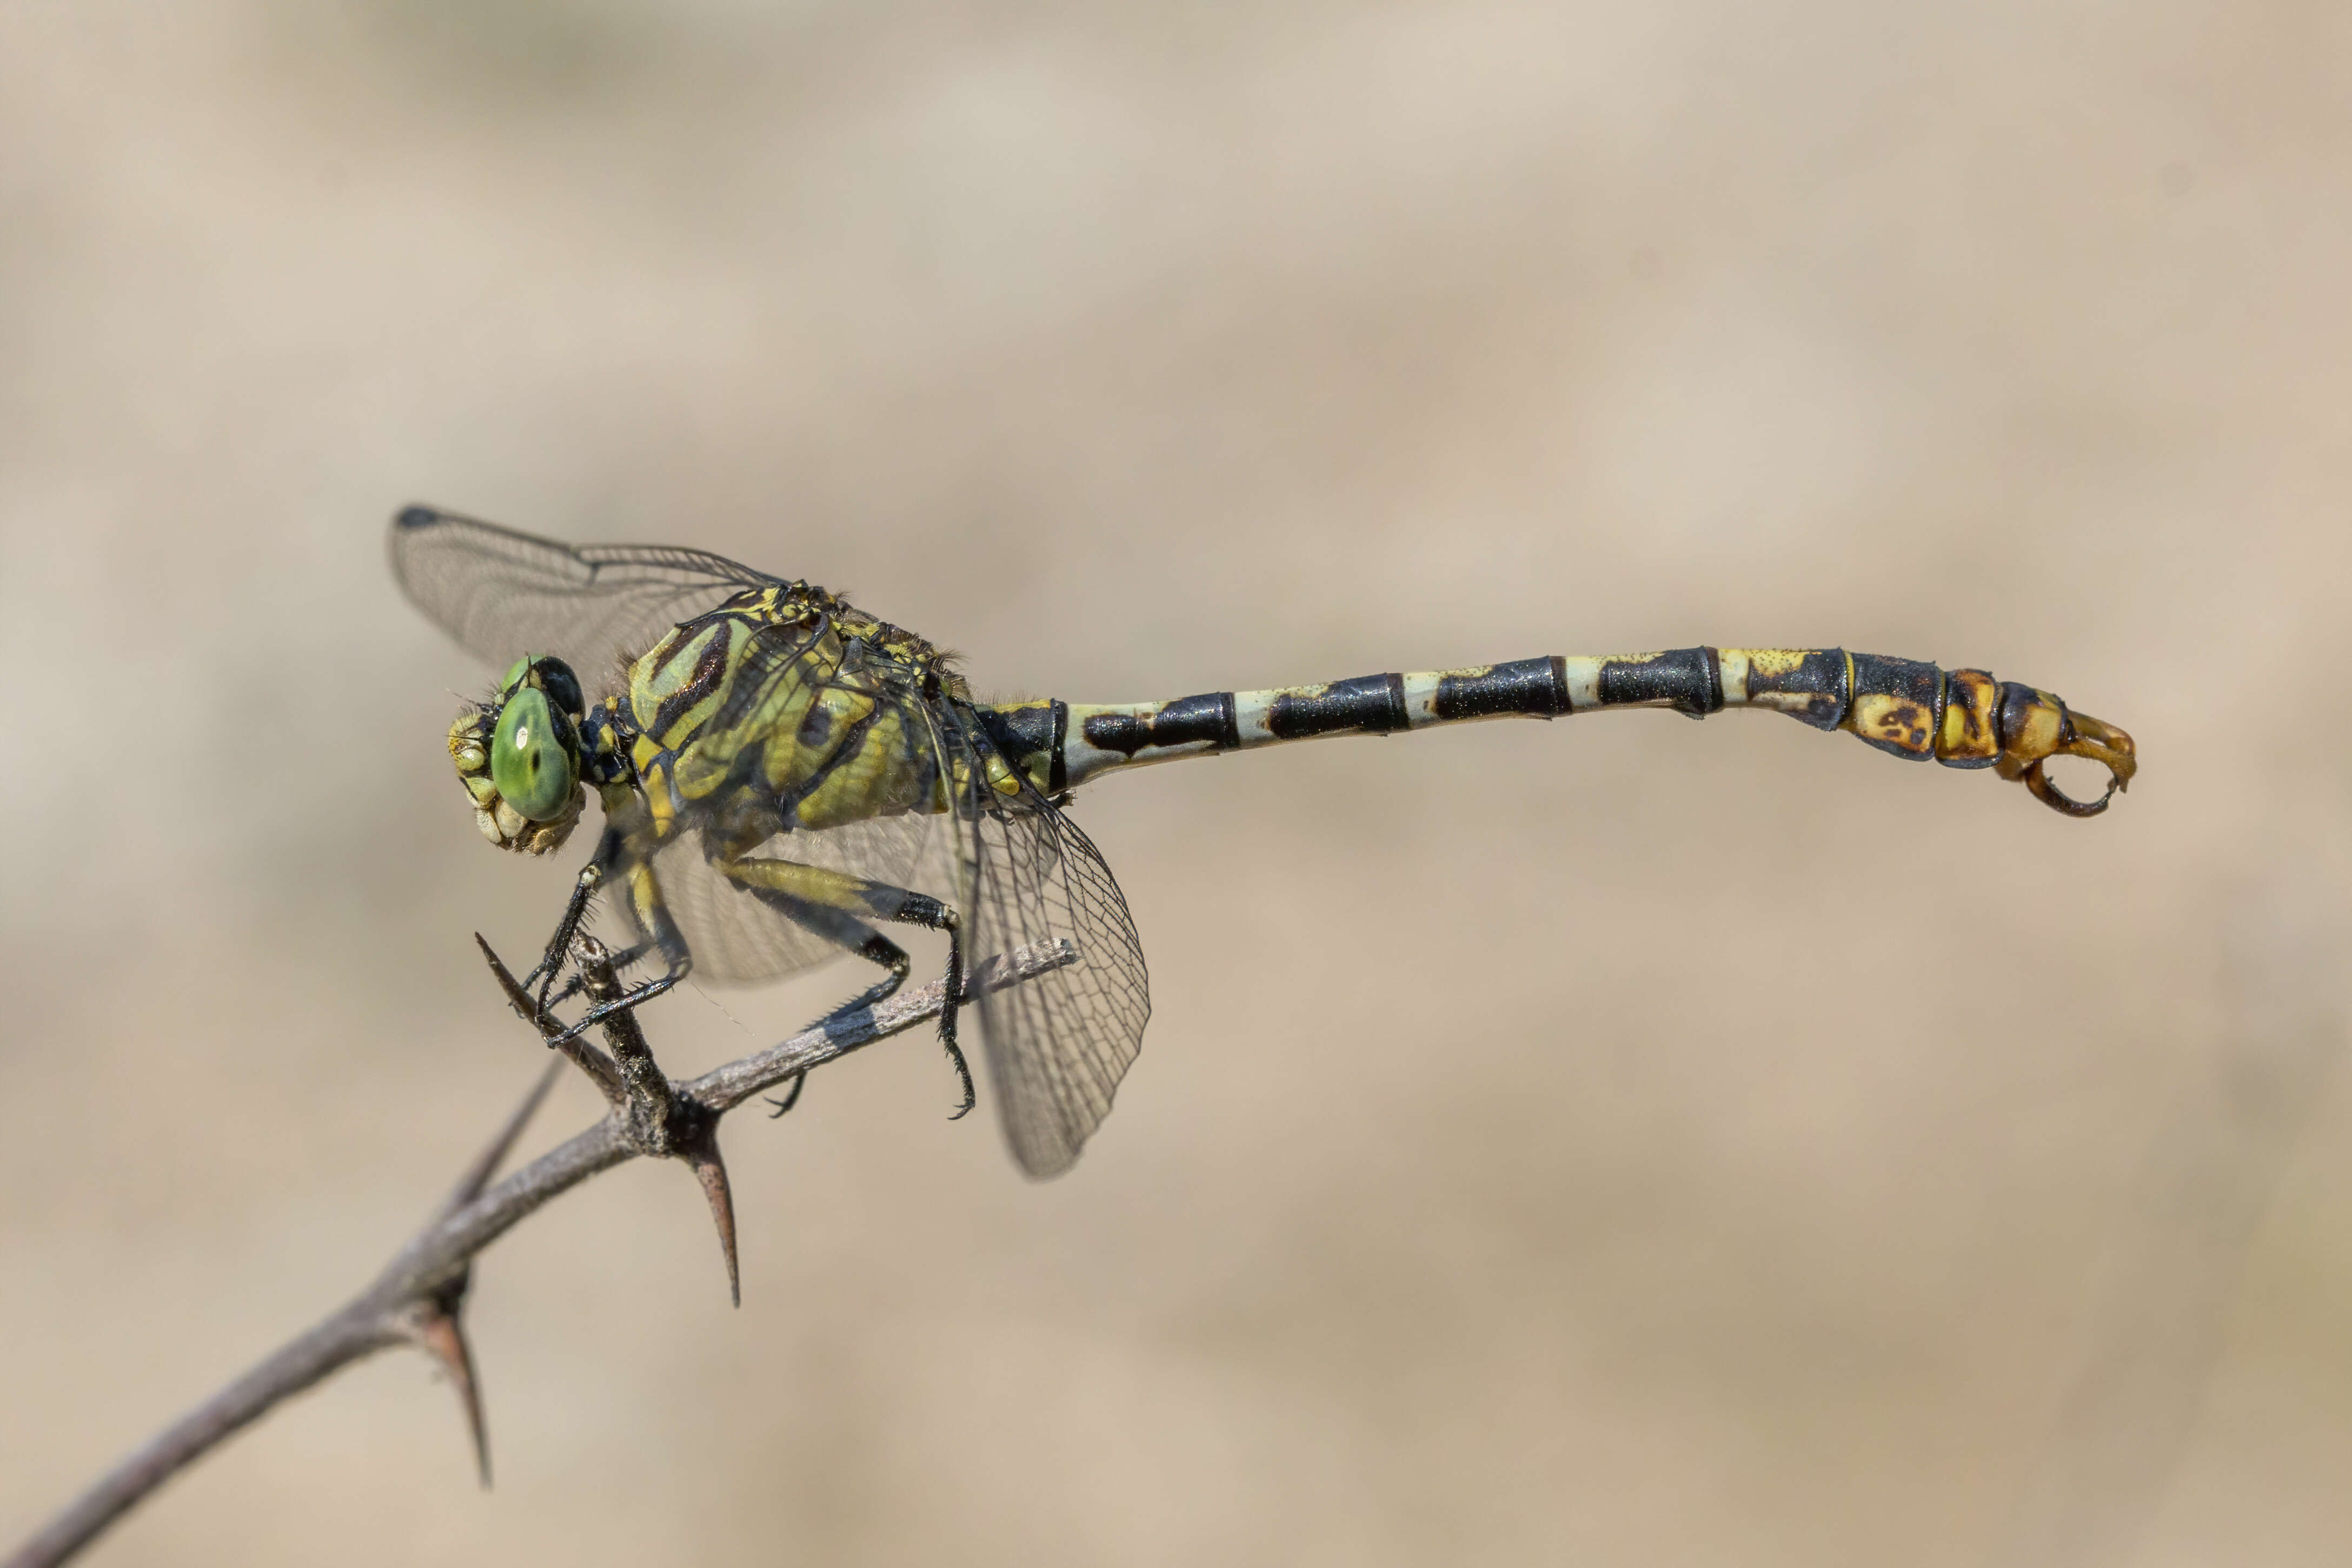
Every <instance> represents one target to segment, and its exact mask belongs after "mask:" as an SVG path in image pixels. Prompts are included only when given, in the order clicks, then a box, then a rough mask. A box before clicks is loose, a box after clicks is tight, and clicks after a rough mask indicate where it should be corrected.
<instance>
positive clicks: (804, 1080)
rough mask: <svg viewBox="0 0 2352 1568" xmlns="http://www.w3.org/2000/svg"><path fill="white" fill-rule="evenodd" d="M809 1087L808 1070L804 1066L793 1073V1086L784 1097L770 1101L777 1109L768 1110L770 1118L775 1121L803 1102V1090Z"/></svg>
mask: <svg viewBox="0 0 2352 1568" xmlns="http://www.w3.org/2000/svg"><path fill="white" fill-rule="evenodd" d="M807 1087H808V1071H807V1069H806V1068H803V1069H802V1070H801V1071H799V1072H796V1073H794V1074H793V1087H792V1088H791V1089H789V1090H787V1091H786V1092H785V1094H784V1097H783V1099H782V1100H770V1101H768V1103H769V1104H770V1105H772V1106H774V1107H775V1108H776V1109H775V1110H771V1111H770V1112H768V1120H769V1121H774V1120H775V1119H776V1118H777V1117H779V1116H782V1114H783V1113H784V1112H786V1111H787V1110H791V1109H792V1108H793V1106H795V1105H798V1104H799V1103H800V1102H801V1090H803V1089H806V1088H807Z"/></svg>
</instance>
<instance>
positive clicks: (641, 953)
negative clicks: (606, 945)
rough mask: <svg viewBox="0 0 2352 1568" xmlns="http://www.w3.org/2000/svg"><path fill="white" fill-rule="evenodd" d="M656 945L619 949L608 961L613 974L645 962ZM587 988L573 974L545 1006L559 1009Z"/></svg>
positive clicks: (576, 975) (646, 944) (583, 982)
mask: <svg viewBox="0 0 2352 1568" xmlns="http://www.w3.org/2000/svg"><path fill="white" fill-rule="evenodd" d="M655 947H656V943H654V942H634V943H632V944H631V945H629V946H627V947H625V948H623V949H621V950H620V951H619V952H615V953H614V954H613V955H612V958H611V960H610V962H611V963H612V965H613V973H615V974H620V973H625V972H626V971H628V970H630V969H633V968H635V967H636V966H637V965H638V964H640V963H644V962H645V961H646V956H647V955H648V954H650V953H651V952H653V951H654V949H655ZM587 988H588V983H587V981H586V980H584V979H583V978H582V977H581V976H580V975H579V974H578V973H573V974H572V978H571V979H569V980H567V981H565V982H564V983H563V984H561V985H559V986H557V987H556V988H555V993H554V994H553V995H551V996H550V997H548V999H547V1005H549V1006H550V1007H561V1006H562V1005H563V1004H565V1003H566V1002H569V1001H571V1000H572V998H573V997H574V996H577V995H579V994H580V993H581V992H583V991H584V990H586V989H587Z"/></svg>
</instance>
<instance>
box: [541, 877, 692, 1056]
mask: <svg viewBox="0 0 2352 1568" xmlns="http://www.w3.org/2000/svg"><path fill="white" fill-rule="evenodd" d="M602 858H603V856H602V852H601V851H600V852H599V856H598V860H597V861H592V862H591V863H590V865H589V868H588V870H586V871H583V872H581V873H580V881H581V886H582V887H583V889H586V890H587V892H589V893H593V892H594V891H595V889H596V888H597V887H598V886H601V885H602V878H601V877H600V878H599V879H598V880H597V881H595V882H591V881H590V879H589V871H593V870H595V869H596V868H597V866H598V865H599V864H600V863H601V862H602ZM621 881H622V886H623V888H624V889H625V891H626V892H627V894H628V899H629V910H630V912H631V913H632V914H634V915H635V916H636V920H637V927H638V929H639V930H641V931H650V932H652V933H653V935H652V942H653V945H654V946H655V947H656V948H658V949H660V950H661V954H662V956H663V957H664V958H665V959H667V960H668V961H669V967H668V969H667V971H665V972H664V973H661V974H659V975H656V977H654V978H653V979H651V980H647V981H645V982H643V983H641V984H636V985H632V986H630V987H629V988H628V989H627V990H626V991H624V992H622V993H621V994H619V995H618V996H615V997H614V998H613V999H612V1000H611V1001H609V1002H599V1003H597V1004H596V1005H594V1006H593V1007H591V1008H589V1009H588V1010H587V1011H586V1012H585V1013H583V1014H582V1015H581V1016H580V1021H579V1022H578V1023H576V1024H574V1025H572V1026H571V1027H570V1028H568V1029H566V1030H564V1031H563V1032H562V1034H560V1035H557V1036H555V1037H552V1038H551V1039H550V1040H549V1041H548V1042H547V1043H548V1045H549V1046H550V1047H555V1046H560V1045H562V1044H564V1043H565V1042H566V1041H568V1040H571V1039H573V1038H575V1037H578V1036H580V1035H583V1034H584V1033H586V1032H587V1031H588V1030H589V1029H591V1028H593V1027H594V1026H596V1025H598V1024H601V1023H603V1022H604V1020H605V1019H607V1018H609V1017H611V1016H613V1015H614V1014H615V1013H625V1012H628V1011H629V1010H630V1009H632V1008H634V1007H636V1006H638V1005H642V1004H644V1003H646V1002H650V1001H652V1000H653V999H654V998H655V997H656V996H658V995H660V994H662V993H663V992H665V991H667V990H668V989H669V988H670V987H671V986H673V985H676V984H677V983H678V982H679V981H681V980H683V979H685V978H686V977H687V975H688V973H691V972H692V971H693V968H694V955H693V954H692V953H690V952H688V951H687V946H686V937H685V935H684V934H683V933H682V932H680V931H679V930H678V929H677V921H674V920H672V919H670V914H669V906H668V905H667V904H666V903H664V902H663V901H662V893H661V884H660V883H659V882H658V881H656V879H655V878H654V868H653V862H652V861H650V860H647V859H645V858H632V859H630V860H628V861H626V862H625V863H624V865H623V866H622V868H621ZM572 901H573V903H574V905H575V906H578V907H579V910H580V913H579V915H578V916H577V917H573V916H572V914H570V912H569V911H567V914H566V921H567V923H568V924H569V925H570V926H571V929H572V931H574V932H576V931H578V930H579V929H580V923H581V921H582V920H583V919H584V918H585V915H586V899H585V896H584V895H583V894H582V893H574V894H573V896H572ZM566 951H567V952H568V951H569V944H568V942H567V946H566ZM542 962H544V961H542ZM557 963H558V966H559V967H560V965H561V960H560V959H559V960H558V961H557ZM553 984H555V973H554V971H553V970H551V971H550V972H549V973H548V975H547V977H546V980H545V983H544V984H542V985H541V995H542V998H543V997H544V994H545V993H546V991H547V989H548V988H549V987H551V986H552V985H553ZM546 1005H547V1004H546V1002H545V1001H544V1000H543V999H542V1001H541V1015H542V1016H544V1014H545V1009H546Z"/></svg>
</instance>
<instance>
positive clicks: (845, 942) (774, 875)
mask: <svg viewBox="0 0 2352 1568" xmlns="http://www.w3.org/2000/svg"><path fill="white" fill-rule="evenodd" d="M719 870H720V872H721V873H722V874H724V875H725V876H726V878H727V879H728V880H730V881H731V882H733V883H735V884H736V886H738V887H740V888H741V889H744V890H745V891H746V892H748V893H750V894H751V896H752V897H754V898H756V899H758V900H760V901H761V903H763V904H765V905H767V906H768V907H769V908H770V909H772V910H775V911H776V912H777V913H778V914H781V915H782V916H783V917H784V918H785V919H787V920H789V921H792V922H793V924H795V925H797V926H799V927H800V928H801V929H802V930H803V931H809V932H811V933H812V934H814V935H816V936H819V937H822V938H824V940H825V941H827V942H832V943H833V944H834V945H835V946H836V947H840V948H843V949H845V950H846V951H848V952H854V953H856V954H857V956H858V957H860V958H863V959H865V960H866V962H867V963H873V964H877V965H879V966H880V967H881V968H882V970H883V977H882V978H881V979H880V980H877V981H876V982H875V983H874V984H872V985H869V986H867V987H866V989H865V990H864V991H863V992H861V993H859V994H857V995H856V996H853V997H851V998H850V999H849V1000H848V1001H846V1002H845V1003H843V1004H842V1005H840V1006H838V1007H836V1008H835V1009H834V1010H833V1011H832V1012H831V1013H829V1014H827V1015H826V1017H827V1018H828V1019H831V1018H838V1017H840V1016H843V1015H845V1014H847V1013H854V1012H856V1011H858V1010H860V1009H864V1008H872V1007H877V1006H879V1005H881V1004H882V1003H884V1002H886V1001H887V1000H888V999H889V998H890V997H891V995H893V994H895V993H896V992H897V991H898V987H899V986H900V985H902V984H905V983H906V979H907V974H908V971H909V969H910V968H911V967H912V961H911V960H910V959H908V956H907V950H906V949H905V948H902V947H900V946H899V945H898V943H897V942H892V941H891V940H890V939H889V938H888V937H887V936H885V935H883V934H882V933H881V932H880V931H877V930H875V929H874V927H873V926H872V925H870V924H868V923H867V922H868V921H883V922H886V923H890V924H897V925H912V926H920V927H922V928H923V929H924V930H926V931H945V932H947V936H948V972H947V982H946V985H947V994H946V998H945V1000H944V1001H943V1002H942V1003H941V1005H940V1047H941V1048H943V1049H944V1050H945V1051H946V1052H947V1056H948V1061H949V1063H950V1065H951V1066H952V1067H953V1068H955V1073H956V1081H957V1083H958V1084H959V1085H960V1086H961V1089H962V1091H963V1092H962V1100H961V1103H960V1104H959V1105H958V1106H957V1108H956V1110H955V1114H954V1116H951V1117H950V1118H949V1120H950V1121H953V1120H955V1118H956V1117H961V1116H962V1115H964V1114H965V1113H966V1112H968V1111H970V1110H971V1108H972V1107H973V1106H974V1105H975V1104H977V1103H978V1102H979V1097H978V1095H977V1093H976V1092H975V1091H974V1089H973V1088H972V1079H971V1064H970V1063H968V1062H966V1061H965V1059H964V1054H963V1047H962V1046H961V1043H960V1042H959V1040H958V1038H957V1034H956V1021H957V1018H958V1016H959V1015H960V1013H961V1004H962V1001H963V983H964V961H963V922H962V921H961V918H959V917H958V915H957V914H956V911H955V910H952V909H950V908H949V907H948V906H947V905H946V904H943V903H941V902H940V900H937V899H934V898H931V897H929V896H928V895H926V894H923V893H917V892H912V891H909V890H908V889H905V888H894V887H892V886H890V885H889V884H888V883H887V882H872V881H868V880H866V879H865V878H863V877H853V876H850V875H848V874H847V873H845V872H841V871H835V870H830V869H828V868H824V867H822V866H808V865H803V864H802V863H801V862H799V861H797V860H780V859H772V858H751V857H744V858H739V859H733V860H723V861H720V862H719Z"/></svg>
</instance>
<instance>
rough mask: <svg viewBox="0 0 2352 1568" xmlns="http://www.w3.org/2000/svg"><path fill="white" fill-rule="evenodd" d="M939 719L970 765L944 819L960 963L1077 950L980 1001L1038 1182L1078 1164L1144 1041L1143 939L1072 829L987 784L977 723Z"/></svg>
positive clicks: (1032, 800)
mask: <svg viewBox="0 0 2352 1568" xmlns="http://www.w3.org/2000/svg"><path fill="white" fill-rule="evenodd" d="M938 720H939V724H940V731H941V732H942V733H941V740H942V744H945V745H951V746H960V747H961V748H963V749H964V751H965V752H966V755H967V757H968V758H969V759H970V761H971V769H970V771H969V773H968V775H967V776H968V777H969V778H970V779H971V787H969V788H967V789H966V790H965V791H964V795H963V798H962V799H961V801H959V802H958V808H957V817H958V821H957V824H956V827H957V836H956V842H957V847H958V848H959V851H960V853H961V859H962V862H963V877H962V879H963V881H964V882H965V884H966V887H967V888H968V889H969V890H968V891H967V892H966V893H965V894H964V898H965V906H964V907H965V910H966V914H967V917H968V920H969V922H970V923H969V928H968V929H969V930H970V931H971V944H970V947H969V949H968V960H969V962H970V963H971V964H972V965H974V966H977V965H979V964H981V963H985V962H986V961H987V960H989V959H990V958H992V957H995V956H997V955H999V954H1002V953H1008V952H1013V951H1014V950H1015V949H1018V948H1021V947H1024V946H1026V945H1028V944H1030V943H1034V942H1050V941H1053V940H1055V939H1056V938H1059V939H1061V940H1063V941H1066V942H1070V943H1072V944H1074V945H1075V946H1076V949H1077V952H1078V958H1077V962H1076V963H1072V964H1070V965H1067V966H1066V967H1064V968H1061V969H1055V970H1052V971H1049V972H1047V973H1044V974H1041V975H1039V976H1038V977H1037V978H1035V979H1034V980H1031V981H1028V982H1026V983H1024V984H1020V985H1013V986H1009V987H1007V988H1005V989H1003V990H1000V991H992V992H989V993H987V994H984V995H982V997H980V998H979V1002H978V1005H979V1009H980V1019H981V1031H982V1037H984V1039H985V1041H986V1043H987V1047H988V1075H989V1083H990V1085H991V1087H992V1089H993V1090H994V1092H995V1095H996V1103H997V1112H998V1115H999V1116H1000V1118H1001V1119H1002V1120H1003V1124H1004V1135H1005V1138H1006V1140H1007V1142H1010V1143H1011V1144H1012V1145H1013V1158H1014V1159H1016V1160H1018V1161H1019V1162H1020V1163H1021V1168H1022V1169H1023V1170H1024V1171H1025V1172H1027V1173H1029V1174H1030V1175H1031V1176H1033V1177H1036V1178H1039V1179H1041V1180H1042V1179H1043V1178H1045V1177H1047V1176H1056V1175H1059V1174H1061V1173H1063V1172H1064V1171H1066V1170H1068V1169H1069V1168H1070V1165H1071V1163H1073V1162H1074V1161H1076V1159H1077V1157H1078V1151H1079V1150H1080V1149H1081V1148H1083V1147H1084V1146H1085V1144H1086V1141H1087V1136H1088V1135H1089V1134H1091V1133H1092V1132H1093V1131H1094V1130H1095V1129H1096V1128H1097V1126H1099V1125H1101V1123H1102V1119H1103V1118H1104V1117H1105V1116H1108V1114H1109V1113H1110V1106H1111V1100H1112V1097H1113V1096H1114V1095H1116V1094H1117V1093H1118V1083H1119V1079H1121V1078H1123V1077H1125V1076H1126V1074H1127V1069H1128V1068H1129V1065H1130V1064H1131V1063H1132V1062H1133V1061H1134V1060H1135V1057H1136V1053H1137V1052H1138V1051H1139V1050H1140V1049H1142V1047H1143V1026H1144V1024H1145V1022H1146V1021H1147V1020H1148V1019H1150V1016H1151V985H1150V976H1149V975H1148V974H1147V973H1145V970H1144V965H1143V943H1142V941H1141V939H1140V938H1139V937H1138V936H1137V935H1136V932H1135V921H1134V920H1133V919H1132V918H1131V917H1130V916H1129V913H1128V910H1127V900H1126V898H1125V897H1124V896H1123V895H1122V894H1121V893H1120V892H1119V890H1118V881H1117V880H1116V879H1114V878H1113V877H1112V876H1111V874H1110V868H1109V867H1108V866H1106V865H1104V864H1103V858H1102V856H1101V855H1100V854H1098V853H1097V851H1096V849H1095V847H1094V845H1093V843H1092V842H1091V841H1090V840H1088V839H1087V836H1086V835H1085V834H1084V833H1081V832H1080V831H1078V826H1077V824H1076V823H1074V822H1072V821H1071V820H1070V819H1069V818H1068V817H1067V816H1064V815H1063V814H1062V812H1061V810H1060V808H1059V807H1057V806H1055V805H1054V803H1053V802H1051V801H1049V800H1047V799H1046V798H1045V796H1044V795H1039V794H1038V793H1037V792H1036V791H1035V790H1034V789H1032V788H1030V787H1029V786H1028V785H1027V784H1025V783H1024V784H1023V786H1022V790H1021V793H1020V795H1017V796H1006V795H1000V794H998V793H996V792H995V791H993V790H991V789H988V788H986V787H985V784H983V783H982V779H983V777H984V775H983V774H982V762H983V760H984V758H985V756H986V754H987V753H986V751H985V748H986V746H987V744H988V742H986V741H985V740H984V739H982V738H981V730H980V726H979V722H978V721H977V720H976V719H973V718H972V717H971V716H970V715H969V714H961V715H960V714H958V713H957V712H955V711H954V710H952V709H951V708H950V709H948V710H946V711H942V712H940V714H939V715H938Z"/></svg>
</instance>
